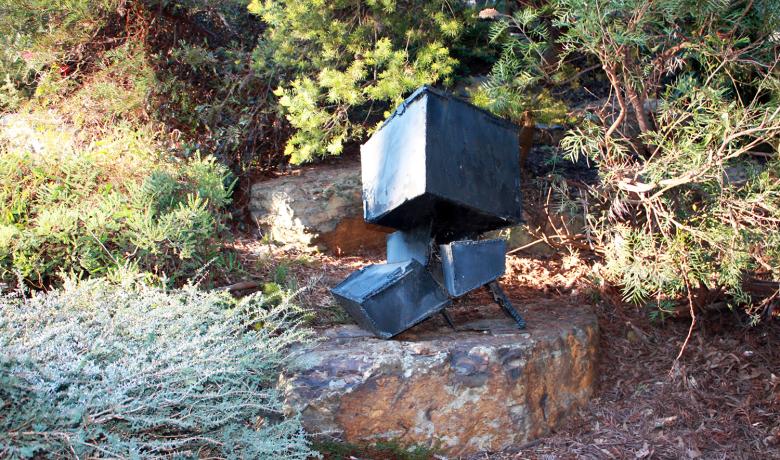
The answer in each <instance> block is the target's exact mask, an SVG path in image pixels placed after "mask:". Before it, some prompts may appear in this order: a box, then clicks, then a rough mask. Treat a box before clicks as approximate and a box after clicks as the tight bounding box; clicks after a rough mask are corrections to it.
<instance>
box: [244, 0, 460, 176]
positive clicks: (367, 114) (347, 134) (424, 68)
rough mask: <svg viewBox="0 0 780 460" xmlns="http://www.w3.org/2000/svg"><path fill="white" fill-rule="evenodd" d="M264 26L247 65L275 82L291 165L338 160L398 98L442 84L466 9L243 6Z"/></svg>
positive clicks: (407, 4)
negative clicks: (285, 122)
mask: <svg viewBox="0 0 780 460" xmlns="http://www.w3.org/2000/svg"><path fill="white" fill-rule="evenodd" d="M249 8H250V11H252V12H254V13H256V14H258V15H260V17H262V19H263V21H265V22H266V23H267V24H268V28H267V29H266V31H265V33H264V36H263V39H262V41H261V43H260V45H259V47H258V49H257V51H256V67H257V69H258V71H259V72H261V73H262V74H264V75H266V76H267V78H273V80H274V81H278V82H279V87H278V89H277V90H276V95H277V96H278V97H279V104H280V105H281V106H282V108H283V109H284V111H285V113H286V114H287V119H288V121H289V122H290V124H291V125H292V126H293V128H294V129H295V132H294V133H293V135H292V137H291V138H290V140H289V141H288V142H287V145H286V147H285V153H286V154H287V155H290V161H291V162H292V163H296V164H297V163H301V162H305V161H310V160H312V159H314V158H316V157H318V156H325V155H338V154H339V153H341V151H342V149H343V146H344V143H345V142H347V141H349V140H353V139H356V138H359V137H360V136H361V135H362V134H363V133H364V132H365V127H364V124H365V123H366V121H367V120H372V116H374V118H376V115H375V114H376V113H377V109H379V114H381V113H382V111H383V110H385V109H387V108H388V107H389V106H390V105H394V104H397V103H398V102H400V101H401V100H402V99H403V96H404V95H405V94H408V93H409V92H410V91H412V90H414V89H415V88H417V87H418V86H420V85H422V84H426V83H435V82H442V83H444V84H450V83H452V81H453V77H454V76H455V67H456V65H457V64H458V61H457V59H456V58H455V56H454V55H453V53H452V49H453V48H454V47H455V46H457V44H458V42H459V40H460V39H462V37H463V35H464V32H465V29H466V28H468V27H469V23H473V20H471V19H470V17H471V16H472V15H473V12H474V11H473V10H472V9H470V8H469V7H467V6H466V2H448V1H417V0H414V1H404V2H396V1H385V0H383V1H377V0H369V1H361V2H352V1H346V0H338V1H332V2H322V1H311V0H308V1H298V2H275V1H269V0H265V1H263V0H253V1H252V3H251V4H250V6H249Z"/></svg>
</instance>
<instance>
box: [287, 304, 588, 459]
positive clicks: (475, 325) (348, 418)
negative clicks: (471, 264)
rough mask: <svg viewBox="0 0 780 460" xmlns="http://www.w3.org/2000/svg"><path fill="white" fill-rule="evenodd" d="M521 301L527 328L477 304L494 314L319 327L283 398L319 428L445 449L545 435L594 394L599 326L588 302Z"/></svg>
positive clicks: (486, 447)
mask: <svg viewBox="0 0 780 460" xmlns="http://www.w3.org/2000/svg"><path fill="white" fill-rule="evenodd" d="M526 307H527V308H521V309H520V310H521V312H522V313H523V314H524V315H525V316H526V318H527V320H528V329H526V330H522V331H520V330H517V329H516V327H515V325H514V323H513V322H512V321H511V320H509V319H506V318H503V317H501V316H500V314H499V313H498V311H496V309H495V308H494V307H492V306H485V307H484V308H480V309H476V310H478V311H480V312H485V311H488V312H491V311H492V312H493V314H494V317H493V318H474V317H473V316H474V315H472V318H470V319H469V318H465V321H464V318H463V316H464V315H461V314H459V315H458V316H456V323H457V324H456V327H457V328H458V330H457V331H453V330H452V329H450V328H448V327H447V326H445V325H444V323H443V322H442V321H439V320H438V319H433V320H429V321H428V322H426V323H423V324H422V325H419V326H417V327H415V328H413V329H412V330H410V331H408V332H406V333H404V334H402V335H401V336H399V337H398V339H396V340H379V339H376V338H374V337H373V336H371V335H369V334H368V333H366V332H364V331H362V330H361V329H359V328H358V327H357V326H352V325H346V326H339V327H334V328H332V329H329V330H326V331H323V336H324V340H323V341H322V342H320V343H319V344H318V345H317V346H315V347H314V349H312V350H311V351H308V352H306V353H305V354H302V355H301V357H300V358H299V359H298V362H297V366H296V367H295V368H294V370H293V371H291V372H290V373H289V374H287V375H285V376H283V378H282V380H281V382H280V384H281V388H282V389H283V391H284V393H285V397H286V403H287V406H288V408H289V410H290V411H297V412H299V413H301V414H302V417H303V423H304V426H305V428H306V429H307V431H308V432H309V433H312V434H314V435H317V436H328V437H333V438H336V439H339V440H343V441H347V442H352V443H372V442H377V441H381V440H393V441H395V442H399V443H402V444H410V445H411V444H417V445H426V446H433V447H438V448H439V449H441V450H442V451H443V452H446V453H447V454H449V455H465V454H470V453H475V452H480V451H495V450H500V449H503V448H507V447H509V446H512V445H517V444H522V443H525V442H528V441H530V440H533V439H534V438H537V437H540V436H543V435H545V434H547V433H549V432H550V430H551V429H553V428H554V427H556V426H557V425H559V424H560V423H561V421H562V420H563V419H564V418H565V417H566V415H568V414H570V413H571V412H573V411H575V410H576V409H578V408H580V407H582V406H583V405H584V404H586V402H587V401H588V399H589V397H590V396H591V394H592V392H593V384H594V380H595V373H596V355H597V343H598V327H597V323H596V317H595V316H594V315H593V313H592V312H591V311H589V310H588V309H585V308H579V307H573V306H567V305H563V306H562V305H560V304H554V303H553V302H549V303H545V302H542V303H540V304H537V305H534V306H531V307H530V308H529V306H526ZM465 316H468V315H465Z"/></svg>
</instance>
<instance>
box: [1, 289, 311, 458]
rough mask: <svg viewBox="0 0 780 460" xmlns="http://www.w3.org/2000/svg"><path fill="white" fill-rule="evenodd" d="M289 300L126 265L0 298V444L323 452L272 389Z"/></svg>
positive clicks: (152, 452)
mask: <svg viewBox="0 0 780 460" xmlns="http://www.w3.org/2000/svg"><path fill="white" fill-rule="evenodd" d="M309 337H310V334H309V332H308V331H306V330H305V329H302V328H301V327H300V320H299V319H298V316H297V315H296V314H294V313H293V312H292V310H291V309H290V306H289V304H288V303H287V302H281V303H278V305H277V306H269V305H267V303H266V302H265V299H264V297H262V296H260V295H254V296H250V297H247V298H244V299H242V300H241V301H236V300H233V299H232V298H231V297H230V296H229V295H227V294H224V293H223V294H216V293H204V292H202V291H198V290H196V289H194V288H193V287H188V288H186V289H183V290H177V291H164V290H159V289H154V288H150V287H147V286H145V285H144V284H139V283H135V282H134V281H133V280H132V279H125V280H124V283H123V285H121V286H118V285H112V284H110V283H107V282H105V281H103V280H91V281H82V282H69V283H67V284H66V285H65V288H64V289H63V290H59V291H52V292H49V293H46V294H38V295H34V296H33V297H31V298H25V297H16V296H4V297H1V298H0V456H2V457H3V458H9V459H17V458H71V457H73V458H104V457H110V458H201V457H203V456H206V457H210V458H215V457H217V458H280V459H301V460H303V459H307V458H312V457H316V456H317V454H316V453H315V452H313V451H312V450H311V449H310V447H309V445H308V442H307V440H306V438H305V436H304V433H303V430H302V428H301V425H300V423H299V420H298V419H297V418H295V417H292V418H285V417H283V416H282V405H281V400H280V398H279V395H278V394H277V391H276V390H275V389H274V386H275V384H276V381H277V378H278V374H279V372H280V370H281V369H282V368H283V367H284V366H285V365H286V364H287V363H288V362H289V359H290V357H291V355H290V352H289V348H290V346H291V345H293V344H299V343H301V342H306V341H307V340H308V338H309Z"/></svg>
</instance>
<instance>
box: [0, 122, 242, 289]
mask: <svg viewBox="0 0 780 460" xmlns="http://www.w3.org/2000/svg"><path fill="white" fill-rule="evenodd" d="M40 117H41V116H40V114H39V115H35V114H30V115H28V116H24V115H22V114H19V115H16V116H14V117H13V119H14V120H19V122H18V123H19V124H20V125H21V126H23V127H26V128H27V129H29V130H32V131H33V133H34V134H33V135H32V136H33V137H32V138H31V139H21V140H19V139H15V140H13V139H7V140H6V142H5V143H2V144H0V276H1V277H2V279H3V280H4V281H6V282H10V281H13V280H15V278H16V276H17V274H18V275H20V276H21V277H22V278H23V279H24V280H25V281H27V282H29V283H31V284H33V285H35V286H37V287H45V286H47V285H49V284H51V283H52V282H56V280H57V279H59V278H61V277H62V275H63V274H69V275H75V276H79V277H81V276H95V275H105V274H106V273H108V271H110V270H112V269H116V268H117V267H120V266H124V265H126V264H127V263H132V264H134V265H135V266H137V267H138V268H139V269H140V270H142V271H148V272H151V273H153V274H155V275H157V276H158V277H164V276H165V277H168V278H169V280H170V281H171V282H177V281H180V280H182V279H186V278H188V277H190V276H192V275H193V274H194V273H195V272H196V271H197V270H198V269H199V268H200V267H202V266H203V264H204V263H206V262H208V261H209V260H210V259H212V258H213V257H215V256H216V255H217V251H218V247H217V244H216V243H217V238H218V236H219V234H220V230H221V228H222V222H223V220H224V217H223V209H224V207H225V206H226V205H227V204H228V203H229V201H230V198H229V197H230V187H229V183H228V182H227V171H226V169H225V168H224V167H223V166H221V165H219V164H218V163H216V162H215V161H214V160H213V159H211V158H200V157H194V158H192V159H189V160H178V159H175V158H171V157H169V156H167V155H165V154H161V153H160V148H161V147H160V145H159V144H157V143H156V142H155V141H154V138H155V137H154V135H152V134H150V133H148V132H144V131H142V130H135V129H131V128H128V127H119V128H115V129H114V130H113V132H111V133H109V134H108V135H106V136H105V137H103V138H101V139H99V140H96V141H93V142H91V143H89V144H87V145H83V146H82V145H80V144H79V143H78V141H77V140H76V139H75V137H71V138H68V137H67V136H64V135H63V133H64V132H67V130H66V129H65V127H66V126H67V125H63V124H61V123H60V122H59V121H51V120H50V119H49V118H48V117H43V118H42V119H43V121H41V118H40ZM36 120H37V121H36ZM13 131H14V130H13V129H6V131H5V132H4V134H5V135H6V136H8V135H10V134H11V133H12V132H13Z"/></svg>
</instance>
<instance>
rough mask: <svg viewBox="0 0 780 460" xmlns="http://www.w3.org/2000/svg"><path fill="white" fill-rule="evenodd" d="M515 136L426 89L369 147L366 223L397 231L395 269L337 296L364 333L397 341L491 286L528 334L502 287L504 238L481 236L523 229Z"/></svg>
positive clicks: (500, 123) (382, 269)
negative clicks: (454, 303) (458, 300)
mask: <svg viewBox="0 0 780 460" xmlns="http://www.w3.org/2000/svg"><path fill="white" fill-rule="evenodd" d="M517 155H518V136H517V128H516V127H515V125H513V124H512V123H510V122H508V121H506V120H503V119H501V118H497V117H495V116H493V115H492V114H490V113H488V112H485V111H483V110H482V109H479V108H477V107H475V106H473V105H471V104H469V103H467V102H465V101H462V100H460V99H457V98H455V97H453V96H451V95H448V94H446V93H443V92H440V91H437V90H435V89H433V88H431V87H428V86H423V87H422V88H420V89H418V90H417V91H415V92H414V93H413V94H412V95H411V96H409V98H407V99H406V100H405V101H404V102H403V103H402V104H401V105H400V106H399V107H398V108H397V109H396V110H395V112H394V113H393V114H392V115H391V116H390V118H388V120H387V121H385V123H384V124H383V125H382V126H381V127H380V128H379V130H377V131H376V132H375V133H374V135H373V136H372V137H371V138H370V139H369V140H368V141H367V142H366V143H365V144H364V145H363V146H362V148H361V164H362V176H363V177H362V178H363V213H364V218H365V220H366V221H368V222H370V223H373V224H379V225H384V226H387V227H392V228H395V229H398V230H399V231H397V232H395V233H393V234H391V235H389V237H388V239H387V263H386V264H377V265H370V266H368V267H366V268H363V269H362V270H359V271H357V272H354V273H352V274H351V275H350V276H349V277H347V279H345V280H344V281H343V282H341V283H340V284H339V285H338V286H336V287H334V288H333V289H332V290H331V292H332V293H333V294H334V296H335V297H336V298H337V299H338V300H339V302H340V303H341V305H342V306H343V307H344V308H345V309H346V310H347V312H349V314H350V315H351V316H352V317H353V318H354V319H355V321H357V322H358V324H360V325H361V326H362V327H364V328H365V329H368V330H370V331H372V332H374V333H375V334H376V335H378V336H380V337H383V338H389V337H392V336H394V335H396V334H398V333H400V332H403V331H404V330H406V329H408V328H410V327H412V326H414V325H415V324H417V323H419V322H420V321H423V320H425V319H426V318H428V317H430V316H431V315H433V314H435V313H438V312H441V313H443V314H444V315H445V318H446V319H447V322H448V323H449V324H450V325H452V321H451V319H450V318H449V316H448V315H447V314H446V311H445V310H444V309H445V308H446V307H447V306H448V305H449V304H450V302H451V299H452V298H456V297H460V296H462V295H465V294H466V293H467V292H469V291H471V290H473V289H476V288H478V287H481V286H487V287H488V289H489V290H490V292H491V293H492V295H493V298H494V299H495V300H496V302H497V303H498V304H499V305H501V307H502V308H503V309H504V310H505V311H506V312H507V313H508V314H509V315H510V316H511V317H512V318H513V319H515V321H516V322H517V324H518V326H519V327H521V328H522V327H524V326H525V322H524V321H523V318H522V317H521V316H520V314H519V313H518V312H517V311H516V310H515V309H514V308H513V307H512V304H511V303H510V302H509V299H508V298H507V297H506V295H505V294H504V293H503V291H502V290H501V288H500V286H499V285H498V283H497V282H496V279H498V278H499V277H500V276H502V275H503V274H504V269H505V256H506V245H505V242H504V240H501V239H492V240H476V238H478V237H479V235H480V234H482V233H484V232H487V231H490V230H496V229H500V228H504V227H507V226H510V225H513V224H517V223H519V222H520V218H521V212H522V208H521V195H520V169H519V163H518V156H517Z"/></svg>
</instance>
